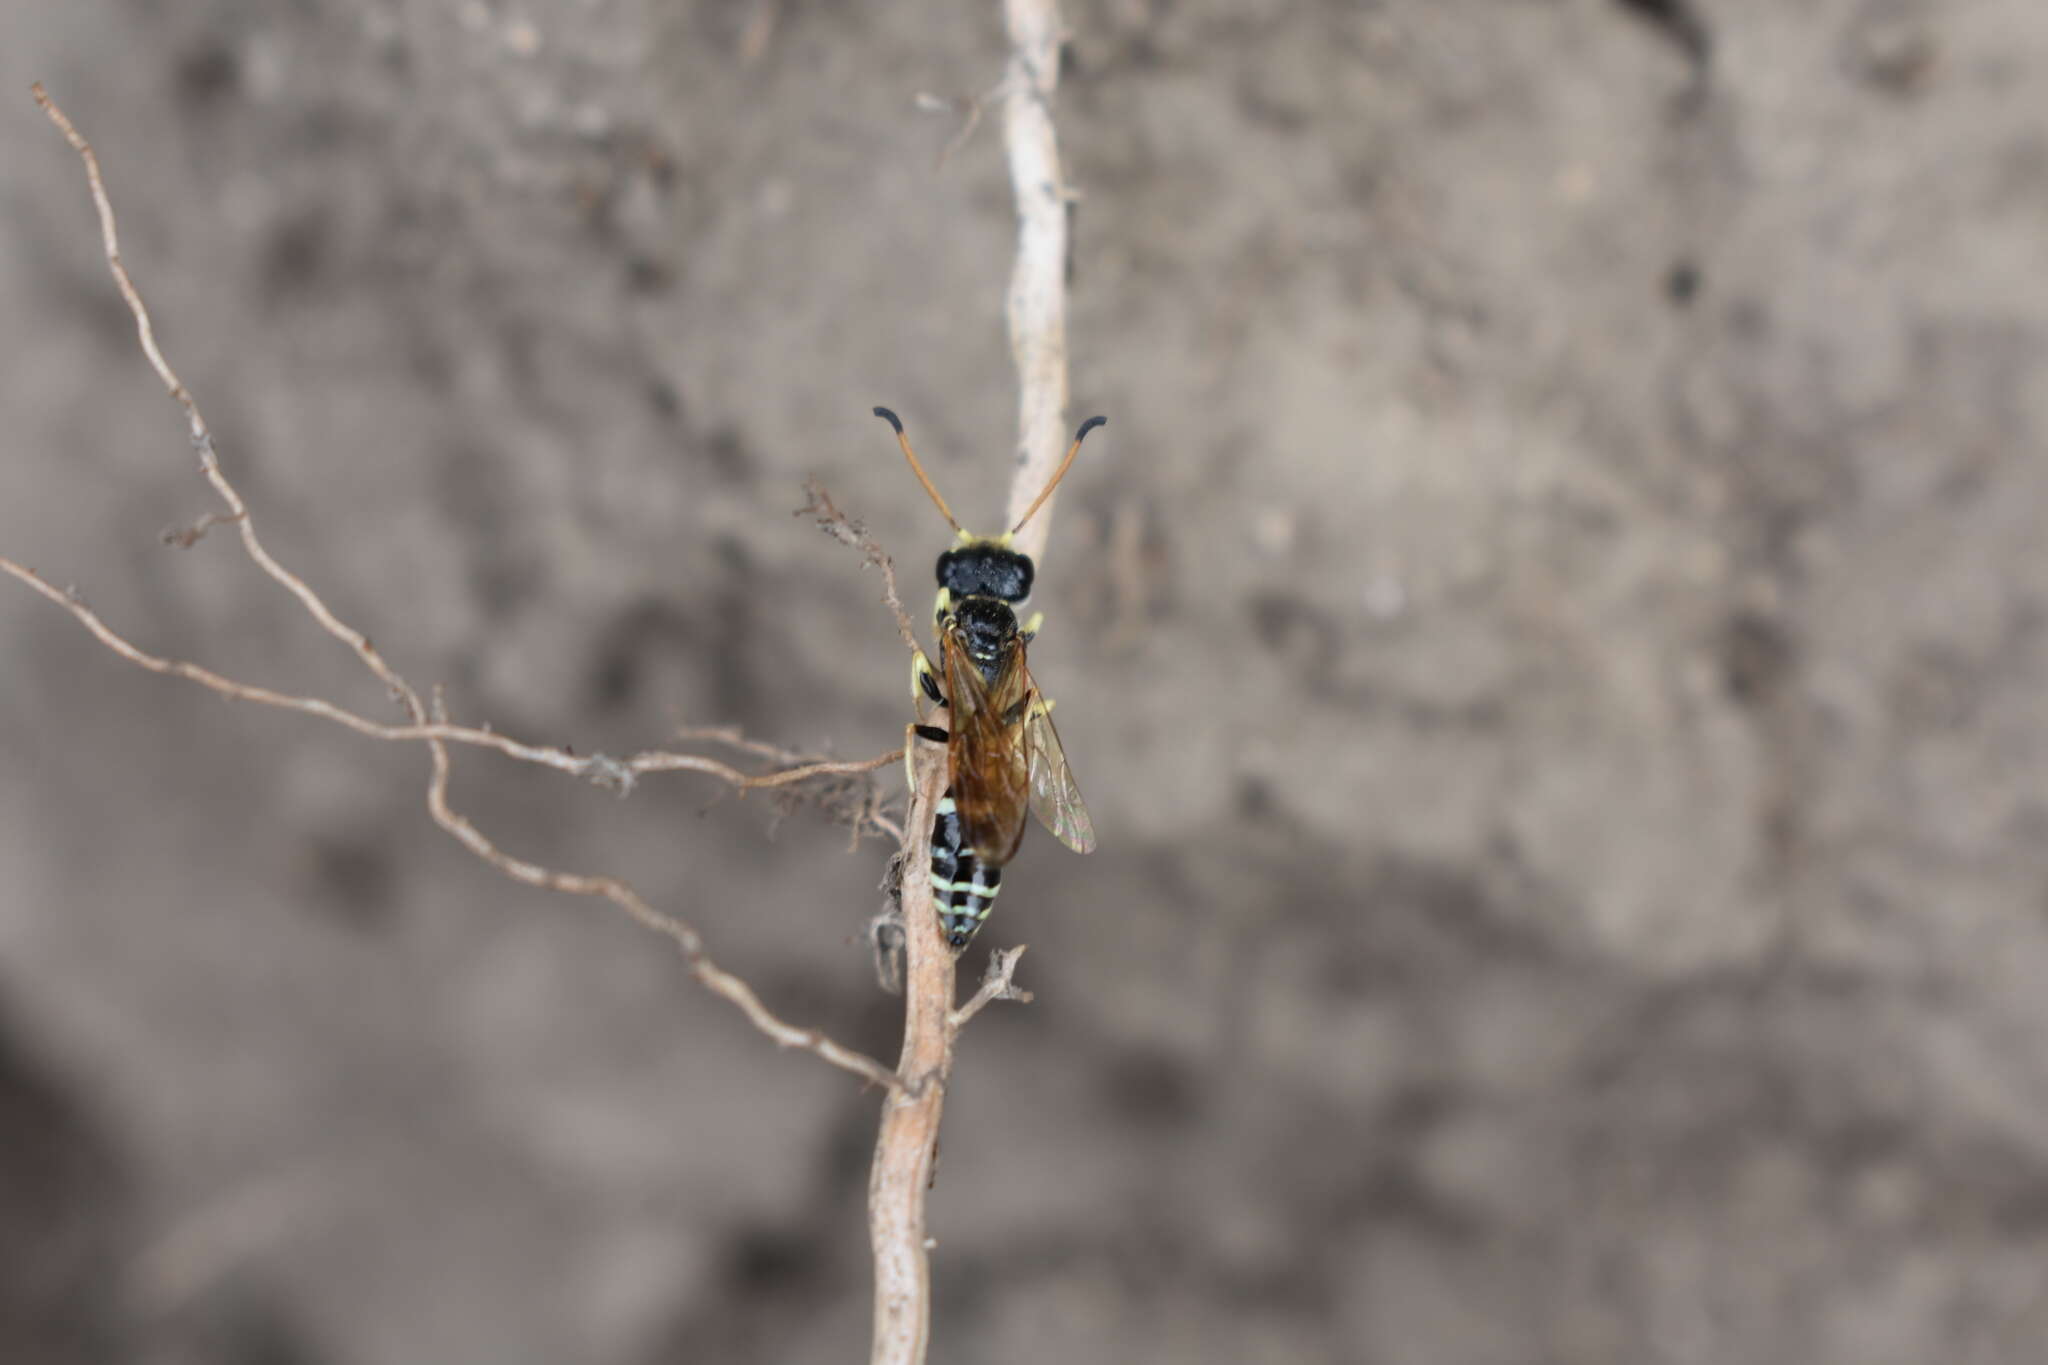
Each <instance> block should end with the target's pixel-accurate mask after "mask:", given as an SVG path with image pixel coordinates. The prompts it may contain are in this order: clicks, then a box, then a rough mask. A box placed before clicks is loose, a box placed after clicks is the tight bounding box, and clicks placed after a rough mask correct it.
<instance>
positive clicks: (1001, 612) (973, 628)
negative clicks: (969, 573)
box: [953, 597, 1017, 674]
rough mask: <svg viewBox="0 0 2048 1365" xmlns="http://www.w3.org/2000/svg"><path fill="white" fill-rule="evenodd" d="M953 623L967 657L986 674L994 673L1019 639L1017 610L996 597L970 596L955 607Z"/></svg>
mask: <svg viewBox="0 0 2048 1365" xmlns="http://www.w3.org/2000/svg"><path fill="white" fill-rule="evenodd" d="M953 625H954V627H955V628H956V629H957V630H958V631H959V632H960V643H961V644H962V645H964V646H965V647H966V649H967V657H968V658H970V659H972V660H974V665H975V667H976V668H979V669H980V670H981V671H982V672H983V673H984V674H987V673H990V672H992V671H993V670H994V669H995V668H996V667H997V666H998V665H999V664H1000V663H1001V662H1002V660H1003V658H1004V656H1005V655H1006V654H1007V653H1008V652H1009V651H1010V649H1011V647H1012V646H1013V645H1014V644H1015V642H1016V639H1017V613H1016V612H1014V611H1011V610H1010V604H1009V603H1007V602H1000V601H997V600H996V599H995V598H992V597H970V598H967V599H966V600H965V601H963V602H961V603H959V604H958V605H956V606H955V607H954V608H953Z"/></svg>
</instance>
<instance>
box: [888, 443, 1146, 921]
mask: <svg viewBox="0 0 2048 1365" xmlns="http://www.w3.org/2000/svg"><path fill="white" fill-rule="evenodd" d="M875 416H877V417H880V418H882V419H884V420H885V421H887V422H888V423H889V425H890V426H892V427H894V428H895V429H896V440H897V442H898V443H899V444H900V445H902V447H903V454H904V456H905V458H907V459H908V460H909V461H910V469H911V472H912V473H914V474H916V475H917V481H918V482H919V483H921V484H923V485H924V491H925V492H927V493H929V494H931V499H932V501H933V502H934V503H937V504H938V508H939V514H940V515H941V516H943V517H945V519H946V521H947V523H948V524H949V525H950V526H952V528H953V531H954V534H955V540H954V542H953V548H952V549H950V550H947V551H946V552H945V553H944V554H942V555H940V556H939V564H938V578H939V600H938V607H937V613H936V614H937V630H938V640H939V664H938V667H937V668H934V667H933V666H932V662H931V660H930V659H929V658H927V657H926V656H925V653H924V651H923V650H919V651H918V653H917V657H916V658H915V659H914V660H913V661H912V688H911V690H912V694H913V696H914V697H915V699H916V702H917V718H918V721H919V725H918V733H919V734H920V735H922V736H924V737H925V738H927V739H932V740H939V739H943V740H944V741H945V743H946V750H947V762H948V768H949V771H948V786H947V788H946V795H945V797H944V798H943V799H942V800H941V801H940V802H939V809H938V814H937V816H936V817H935V818H934V819H933V821H932V896H933V900H934V902H935V903H936V904H937V906H938V910H939V927H940V928H941V930H943V931H944V933H945V935H946V942H948V943H950V944H951V945H952V946H953V947H954V948H955V949H960V948H964V947H966V946H967V942H968V940H969V939H971V938H973V937H974V931H975V930H977V929H979V928H980V927H981V922H982V921H983V920H985V919H987V918H988V912H989V910H990V909H991V908H992V907H993V906H994V905H995V899H996V892H997V891H998V890H1000V889H1001V885H1002V879H1003V864H1004V863H1007V862H1009V861H1010V859H1011V858H1012V857H1014V856H1015V855H1016V852H1017V845H1018V844H1019V843H1021V842H1022V841H1023V838H1024V812H1025V811H1026V810H1029V811H1030V812H1031V813H1032V814H1033V815H1036V816H1037V817H1038V820H1039V823H1041V824H1043V825H1044V826H1045V827H1046V828H1047V829H1049V830H1051V831H1052V832H1053V835H1054V837H1056V838H1057V839H1058V840H1059V841H1060V842H1061V843H1063V844H1065V845H1066V846H1067V847H1068V848H1071V849H1073V850H1074V851H1075V852H1076V853H1087V852H1090V851H1092V850H1093V849H1094V847H1095V826H1094V825H1093V824H1092V823H1091V822H1090V821H1089V819H1088V808H1087V807H1086V806H1084V805H1083V804H1082V803H1081V792H1080V789H1079V788H1078V787H1076V786H1075V785H1074V777H1073V774H1072V773H1070V772H1068V771H1067V756H1066V754H1065V753H1064V752H1063V751H1062V750H1061V749H1060V737H1059V735H1058V733H1057V732H1055V731H1054V729H1053V728H1052V702H1051V701H1049V700H1047V699H1046V697H1045V696H1044V695H1043V694H1042V693H1040V692H1039V690H1038V684H1037V683H1036V682H1034V681H1033V680H1032V677H1031V670H1030V669H1029V668H1028V667H1027V666H1026V665H1025V662H1024V647H1025V646H1026V645H1028V644H1030V643H1031V640H1032V638H1033V637H1034V636H1036V635H1037V634H1038V628H1039V626H1040V625H1041V624H1042V622H1043V620H1044V616H1043V614H1039V615H1034V616H1033V617H1032V618H1031V620H1030V621H1029V622H1027V623H1025V624H1023V625H1019V624H1018V622H1017V608H1018V607H1020V606H1022V605H1023V604H1024V602H1025V600H1026V599H1027V598H1029V597H1030V596H1031V580H1032V577H1033V576H1034V573H1035V570H1034V569H1033V567H1032V564H1031V558H1030V556H1029V555H1026V554H1023V553H1022V552H1020V551H1018V550H1015V549H1012V548H1011V540H1012V538H1013V537H1014V536H1015V535H1016V534H1017V532H1018V531H1020V530H1022V529H1023V527H1024V523H1025V522H1028V521H1030V520H1031V518H1032V515H1033V514H1034V513H1036V512H1037V511H1038V509H1039V508H1040V507H1042V506H1044V504H1045V500H1046V499H1047V498H1049V497H1051V496H1052V490H1053V489H1055V488H1057V487H1058V486H1059V482H1060V480H1061V479H1063V478H1065V477H1066V473H1067V469H1068V467H1069V466H1071V465H1072V464H1073V463H1074V457H1075V456H1076V455H1078V454H1080V452H1081V442H1082V441H1083V440H1084V439H1086V437H1087V435H1088V433H1089V432H1090V431H1093V430H1094V429H1095V428H1096V427H1099V426H1102V425H1104V423H1105V422H1106V421H1107V419H1106V418H1102V417H1091V418H1089V419H1088V420H1087V421H1085V422H1083V423H1082V424H1081V429H1080V431H1078V432H1076V433H1075V435H1074V444H1073V445H1072V446H1071V447H1069V448H1068V450H1067V457H1066V459H1064V460H1062V461H1061V462H1060V467H1059V469H1058V471H1057V472H1055V473H1054V474H1053V476H1052V478H1051V480H1050V481H1049V482H1048V483H1047V484H1046V485H1045V490H1044V491H1043V492H1041V493H1040V494H1039V495H1038V498H1037V500H1036V501H1034V502H1033V503H1032V504H1031V507H1030V510H1029V511H1026V512H1025V513H1024V515H1023V516H1022V517H1021V518H1019V519H1018V521H1017V524H1016V525H1015V526H1012V527H1011V528H1010V529H1009V530H1008V531H1005V532H1004V533H1003V534H1002V535H1000V536H977V535H975V534H973V533H972V532H970V531H966V530H963V529H961V526H960V523H959V522H957V521H955V520H954V519H953V512H952V509H951V508H949V507H947V506H946V500H945V499H944V498H942V497H940V496H939V490H938V489H936V488H934V487H933V486H932V481H931V480H930V479H929V478H927V477H926V476H925V472H924V466H923V465H920V464H919V463H918V462H917V454H916V452H915V451H913V450H912V449H911V448H910V438H909V437H908V436H906V435H904V434H903V423H902V422H901V421H899V420H898V419H897V416H896V414H895V413H893V412H891V411H889V409H887V408H876V409H875ZM927 704H929V705H932V706H938V707H943V708H945V710H946V715H947V728H946V729H945V730H944V731H941V730H939V729H938V728H937V727H936V726H929V725H926V724H924V723H923V722H924V721H925V719H926V717H927V714H928V713H927V711H926V709H925V708H926V706H927Z"/></svg>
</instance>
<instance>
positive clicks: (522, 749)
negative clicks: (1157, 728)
mask: <svg viewBox="0 0 2048 1365" xmlns="http://www.w3.org/2000/svg"><path fill="white" fill-rule="evenodd" d="M0 573H7V574H11V575H12V576H13V577H15V578H17V579H19V580H20V581H21V582H23V583H26V584H27V585H28V586H29V587H31V588H33V589H34V590H35V591H36V592H38V593H41V594H42V595H43V596H44V597H46V598H48V599H49V600H50V601H52V602H54V603H56V604H57V605H58V606H60V607H62V608H64V610H66V611H68V612H70V613H71V614H72V615H73V616H75V617H77V618H78V620H79V622H80V624H82V625H83V626H84V627H85V628H86V629H87V630H88V631H91V632H92V634H93V636H94V638H96V639H98V640H99V642H100V643H101V644H103V645H105V646H106V647H107V648H108V649H111V650H113V651H114V653H116V654H118V655H120V656H121V657H122V658H124V659H126V660H127V661H128V662H129V663H132V664H134V665H135V666H136V667H138V668H146V669H148V670H149V671H150V672H152V673H162V674H165V675H167V676H169V677H174V678H184V679H186V680H187V681H190V682H195V683H198V684H199V685H200V686H201V687H205V688H209V689H211V690H213V691H215V692H218V693H220V694H221V695H222V696H224V697H228V698H230V699H232V700H235V701H248V702H255V703H257V704H258V705H261V706H275V707H278V708H280V709H282V710H286V711H298V712H301V713H303V714H305V715H309V716H318V717H319V718H321V719H322V720H330V721H333V722H334V723H335V724H337V725H342V726H346V727H347V728H348V729H350V730H353V731H355V732H356V733H357V734H359V735H364V736H367V737H368V738H370V739H383V740H402V741H408V742H419V741H422V740H445V741H447V742H448V743H450V744H468V745H472V746H474V747H476V748H480V749H495V750H496V751H497V752H499V753H501V754H504V755H505V756H506V757H508V758H515V759H518V760H520V761H521V762H525V763H536V764H539V765H541V766H542V767H547V768H555V769H558V770H559V771H561V772H565V773H568V774H569V775H570V776H572V777H580V778H583V779H584V780H585V781H588V782H593V783H596V784H597V785H599V786H606V787H612V788H615V789H619V790H621V791H623V790H627V789H630V788H631V786H632V783H633V780H634V779H635V778H637V777H638V776H640V775H641V774H643V773H667V772H694V773H703V774H704V775H706V776H708V777H715V778H717V779H718V780H719V781H721V782H725V783H728V784H730V785H732V786H734V787H737V788H739V789H740V790H741V791H756V790H760V789H764V788H773V787H787V786H791V785H794V784H796V783H799V782H808V781H810V780H812V779H814V778H819V777H835V776H846V775H851V774H857V773H867V772H873V771H874V770H875V769H877V768H885V767H887V766H888V765H889V764H891V763H894V762H896V760H898V759H900V758H902V757H903V751H902V750H901V749H891V750H890V751H889V752H888V753H886V754H877V755H876V756H875V757H873V758H862V759H847V760H828V761H823V762H814V763H805V764H801V765H799V766H796V767H791V768H784V769H780V770H778V771H775V772H770V773H746V772H742V771H740V770H739V769H738V768H735V767H733V766H732V765H731V764H730V763H721V762H719V761H718V760H717V759H715V758H705V757H703V756H702V755H699V754H677V753H669V752H667V751H666V750H648V751H646V752H643V753H638V754H635V755H633V756H632V757H631V758H624V759H615V758H609V757H607V756H605V755H604V754H574V753H571V752H569V751H568V750H567V749H560V748H552V747H548V746H545V745H536V744H525V743H522V742H520V741H519V740H516V739H513V738H511V737H510V736H509V735H501V734H499V733H498V732H497V731H495V730H481V729H478V728H476V727H474V726H468V725H448V724H434V725H393V724H389V723H387V722H384V721H376V720H371V719H370V718H369V717H367V716H363V715H358V714H357V713H356V712H354V711H350V710H348V709H347V708H346V707H341V706H337V705H335V704H334V703H333V702H330V701H327V700H325V699H324V698H320V697H304V696H295V695H292V694H290V693H285V692H276V691H272V690H271V689H270V688H267V687H258V686H256V685H254V684H252V683H241V682H236V681H235V680H234V679H232V678H228V677H223V676H222V675H221V674H218V673H215V672H214V671H213V670H212V669H209V668H206V667H203V666H202V665H199V664H195V663H188V662H186V661H185V660H183V659H166V658H164V657H162V656H161V655H156V654H151V653H150V652H149V651H147V650H145V649H141V648H139V647H137V646H136V645H134V644H132V643H131V642H129V641H128V640H127V639H126V638H124V637H123V636H122V635H121V634H120V632H118V631H116V630H115V629H114V628H113V627H112V626H109V625H108V624H107V623H106V620H105V618H103V617H102V616H101V615H100V614H99V613H98V612H96V611H94V610H93V609H92V608H91V607H90V606H88V605H87V604H86V602H85V600H84V599H83V598H81V597H80V596H79V595H78V592H77V590H76V589H74V588H58V587H55V586H53V585H52V584H51V583H50V581H49V580H48V579H46V578H44V577H43V576H42V575H41V574H39V573H37V572H36V571H35V570H34V569H31V568H28V567H26V566H24V565H21V564H17V563H15V562H14V561H13V560H11V559H9V558H7V557H6V556H4V555H0ZM744 743H745V744H746V746H747V747H749V748H751V747H752V742H751V741H746V742H744ZM762 747H763V748H766V747H768V746H762ZM771 752H772V753H774V754H777V755H783V754H787V751H786V750H771Z"/></svg>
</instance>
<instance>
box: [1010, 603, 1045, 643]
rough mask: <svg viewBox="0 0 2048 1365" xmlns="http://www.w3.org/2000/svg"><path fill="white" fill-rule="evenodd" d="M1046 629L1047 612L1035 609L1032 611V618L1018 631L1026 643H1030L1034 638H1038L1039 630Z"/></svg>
mask: <svg viewBox="0 0 2048 1365" xmlns="http://www.w3.org/2000/svg"><path fill="white" fill-rule="evenodd" d="M1044 629H1045V613H1044V612H1042V611H1034V612H1032V613H1031V619H1030V620H1028V621H1026V622H1025V623H1024V624H1023V626H1022V627H1020V628H1019V629H1018V631H1017V633H1018V634H1019V635H1022V636H1023V637H1024V643H1025V644H1027V645H1028V644H1030V643H1031V642H1032V641H1033V640H1036V639H1037V638H1038V632H1039V631H1041V630H1044Z"/></svg>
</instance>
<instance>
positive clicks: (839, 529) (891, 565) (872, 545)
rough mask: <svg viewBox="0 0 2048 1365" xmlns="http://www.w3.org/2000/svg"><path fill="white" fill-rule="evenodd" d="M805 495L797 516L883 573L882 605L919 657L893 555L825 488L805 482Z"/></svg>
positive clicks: (814, 482) (811, 480)
mask: <svg viewBox="0 0 2048 1365" xmlns="http://www.w3.org/2000/svg"><path fill="white" fill-rule="evenodd" d="M804 494H805V496H806V497H807V498H808V499H809V501H807V502H806V503H804V505H803V506H802V507H799V508H797V509H796V512H795V514H794V515H796V516H799V517H804V516H808V517H810V518H812V519H813V520H815V521H816V522H817V523H818V529H819V530H821V531H823V532H824V533H825V534H826V535H828V536H830V537H832V538H833V539H834V540H836V541H838V542H839V543H840V544H841V545H850V546H852V547H853V548H854V549H856V550H859V551H860V552H861V556H862V558H864V559H865V560H866V561H867V562H868V563H870V564H872V565H874V566H875V567H876V568H878V569H880V570H881V571H882V601H883V602H885V603H887V604H888V607H889V611H890V613H891V614H893V615H894V616H895V618H896V633H897V634H898V635H900V636H902V637H903V643H904V644H905V645H907V646H908V647H909V648H910V650H911V651H912V652H913V653H915V652H916V651H917V649H918V643H917V631H916V629H915V628H913V627H912V626H911V624H910V613H909V612H906V611H905V610H903V599H902V598H901V597H899V596H897V595H896V561H895V560H893V559H891V558H889V552H888V551H887V550H884V549H883V548H882V547H881V546H880V545H879V544H877V543H876V542H875V539H874V537H873V536H870V535H869V534H868V528H867V527H866V525H864V524H863V523H861V522H859V521H856V520H854V519H853V518H852V517H849V516H847V515H846V513H844V512H842V511H840V510H839V507H838V504H836V503H834V502H833V501H832V495H831V494H830V493H828V492H827V491H826V490H825V485H823V484H821V483H819V482H818V481H817V480H816V479H805V480H804Z"/></svg>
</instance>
